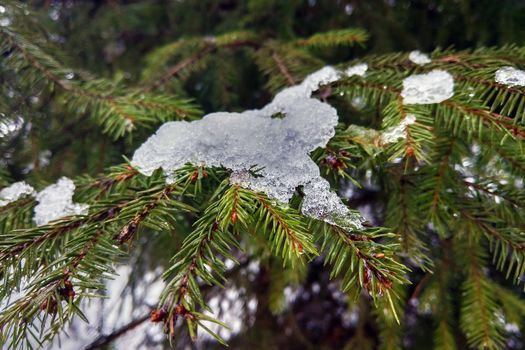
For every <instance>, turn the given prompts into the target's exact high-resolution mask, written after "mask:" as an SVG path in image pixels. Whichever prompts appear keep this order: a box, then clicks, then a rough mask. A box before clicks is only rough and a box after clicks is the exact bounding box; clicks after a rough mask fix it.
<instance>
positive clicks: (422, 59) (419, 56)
mask: <svg viewBox="0 0 525 350" xmlns="http://www.w3.org/2000/svg"><path fill="white" fill-rule="evenodd" d="M408 59H409V60H410V61H412V62H414V63H415V64H417V65H420V66H423V65H425V64H428V63H430V62H432V60H431V59H430V57H428V55H427V54H426V53H422V52H421V51H419V50H416V51H412V52H411V53H410V54H409V55H408Z"/></svg>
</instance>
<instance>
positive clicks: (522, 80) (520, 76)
mask: <svg viewBox="0 0 525 350" xmlns="http://www.w3.org/2000/svg"><path fill="white" fill-rule="evenodd" d="M496 82H498V83H500V84H505V85H508V86H525V71H523V70H519V69H516V68H514V67H503V68H500V69H498V70H497V71H496Z"/></svg>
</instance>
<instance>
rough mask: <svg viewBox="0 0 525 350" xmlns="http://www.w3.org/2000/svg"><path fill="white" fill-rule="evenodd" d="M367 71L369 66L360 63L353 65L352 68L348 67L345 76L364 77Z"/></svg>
mask: <svg viewBox="0 0 525 350" xmlns="http://www.w3.org/2000/svg"><path fill="white" fill-rule="evenodd" d="M367 70H368V64H366V63H359V64H356V65H353V66H351V67H348V68H347V69H346V70H345V74H346V76H347V77H351V76H353V75H358V76H360V77H364V76H365V74H366V71H367Z"/></svg>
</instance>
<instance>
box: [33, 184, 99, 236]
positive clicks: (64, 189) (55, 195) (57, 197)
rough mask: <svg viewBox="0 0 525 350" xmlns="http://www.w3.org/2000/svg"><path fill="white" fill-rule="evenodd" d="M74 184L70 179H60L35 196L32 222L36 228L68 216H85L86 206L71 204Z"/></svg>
mask: <svg viewBox="0 0 525 350" xmlns="http://www.w3.org/2000/svg"><path fill="white" fill-rule="evenodd" d="M74 192H75V184H74V183H73V181H72V180H71V179H68V178H67V177H62V178H60V179H59V180H58V182H57V183H56V184H53V185H49V186H47V187H46V188H44V189H43V190H42V191H40V192H38V194H37V195H36V200H37V201H38V205H37V206H36V207H35V216H34V217H33V220H34V221H35V223H36V224H37V225H38V226H41V225H45V224H47V223H48V222H50V221H53V220H57V219H60V218H63V217H66V216H70V215H85V214H87V211H88V208H89V206H88V205H87V204H79V203H73V194H74Z"/></svg>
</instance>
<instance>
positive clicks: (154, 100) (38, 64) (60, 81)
mask: <svg viewBox="0 0 525 350" xmlns="http://www.w3.org/2000/svg"><path fill="white" fill-rule="evenodd" d="M0 36H2V37H4V38H5V43H4V44H3V45H2V46H0V51H2V52H7V53H8V59H7V60H6V62H7V63H8V64H9V65H11V66H12V67H13V69H14V70H16V71H24V68H26V64H27V66H29V67H32V68H33V69H35V70H36V72H37V73H36V74H35V76H43V77H44V78H45V79H46V80H47V81H48V82H49V83H51V84H53V85H55V86H58V87H59V88H61V89H62V90H63V91H64V92H66V93H67V95H66V96H64V101H63V102H64V104H65V105H69V106H71V107H72V110H73V111H74V112H76V113H77V112H78V110H79V109H80V110H81V111H84V110H90V112H91V115H92V117H93V118H94V120H95V121H96V122H97V123H99V124H100V125H102V126H103V127H104V131H105V132H106V133H108V134H110V135H111V136H113V137H114V138H118V137H121V136H123V135H124V134H125V133H126V132H129V131H131V130H132V129H133V128H134V127H137V126H148V125H152V124H154V123H156V122H158V121H167V120H171V119H173V116H174V115H175V116H177V117H178V118H192V117H194V116H196V115H199V114H200V111H199V110H198V109H197V108H196V107H195V106H194V105H192V104H191V103H190V101H189V100H185V99H180V98H176V97H173V96H167V95H158V94H157V95H151V94H147V93H145V92H144V91H141V90H138V89H129V88H121V87H118V86H116V85H115V84H114V83H112V82H109V81H105V80H101V79H99V80H90V81H87V82H84V83H80V82H78V81H75V80H72V79H73V77H74V73H73V72H72V71H71V70H70V69H66V68H64V67H62V66H61V65H60V63H59V62H58V61H56V60H55V59H54V58H52V57H51V56H49V55H48V54H46V53H45V52H44V51H43V50H42V49H40V48H39V47H37V46H36V45H34V44H32V43H31V42H30V41H29V40H27V39H26V38H25V37H24V36H23V35H21V34H19V33H15V32H12V31H11V30H10V29H7V28H5V27H2V28H0ZM12 50H14V51H16V52H20V54H21V56H16V55H15V53H14V52H13V51H12ZM15 56H16V57H15ZM25 74H26V73H25ZM36 82H38V81H36ZM36 82H35V83H36ZM100 91H107V92H105V93H101V92H100ZM79 106H82V108H79Z"/></svg>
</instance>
